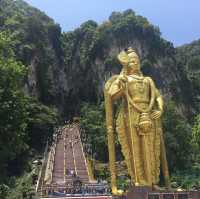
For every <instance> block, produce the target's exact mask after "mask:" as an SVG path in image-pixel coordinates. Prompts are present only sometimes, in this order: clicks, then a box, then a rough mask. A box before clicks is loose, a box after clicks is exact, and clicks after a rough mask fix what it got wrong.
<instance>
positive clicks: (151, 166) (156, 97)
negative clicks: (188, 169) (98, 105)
mask: <svg viewBox="0 0 200 199" xmlns="http://www.w3.org/2000/svg"><path fill="white" fill-rule="evenodd" d="M118 60H119V61H120V63H121V64H122V66H123V68H122V71H121V73H120V74H119V75H115V76H112V77H111V78H110V79H109V80H108V81H107V82H106V84H105V90H104V94H105V107H106V125H107V137H108V151H109V163H110V172H111V186H112V192H113V194H119V190H117V186H116V169H115V161H116V160H115V145H114V143H115V141H114V126H116V131H117V133H118V138H119V141H120V144H121V148H122V152H123V155H124V158H125V162H126V165H127V169H128V174H129V175H130V177H131V182H132V184H133V185H134V186H148V187H153V186H155V187H156V185H157V184H158V183H159V176H160V165H162V172H163V176H164V177H165V183H166V186H169V173H168V166H167V160H166V153H165V146H164V140H163V134H162V126H161V121H160V117H161V115H162V113H163V99H162V96H161V95H160V93H159V91H158V89H157V88H156V87H155V84H154V81H153V80H152V79H151V78H150V77H145V76H143V74H142V72H141V70H140V60H139V57H138V55H137V54H136V52H135V51H134V50H133V49H132V48H128V49H126V50H124V51H122V52H121V53H120V54H119V55H118ZM115 100H120V102H121V103H120V108H119V112H118V115H117V119H116V121H115V120H114V118H116V117H115V116H114V113H113V103H114V101H115Z"/></svg>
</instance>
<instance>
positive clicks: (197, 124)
mask: <svg viewBox="0 0 200 199" xmlns="http://www.w3.org/2000/svg"><path fill="white" fill-rule="evenodd" d="M192 145H193V148H194V150H195V158H196V159H197V160H198V161H199V162H200V154H199V150H200V114H198V115H197V116H196V117H195V121H194V125H193V127H192Z"/></svg>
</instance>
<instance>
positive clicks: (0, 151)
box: [0, 32, 28, 181]
mask: <svg viewBox="0 0 200 199" xmlns="http://www.w3.org/2000/svg"><path fill="white" fill-rule="evenodd" d="M10 43H11V38H10V37H9V35H8V33H7V32H1V33H0V107H1V109H0V118H1V119H0V146H1V148H0V157H1V159H0V169H1V170H2V171H3V172H1V174H0V176H1V177H0V181H1V180H4V177H5V175H6V168H7V163H8V161H10V160H13V159H15V158H16V156H17V155H19V154H20V153H21V152H22V151H24V150H26V149H27V144H26V142H25V139H26V133H25V132H26V127H27V119H28V114H27V112H26V107H27V99H26V97H25V96H24V94H23V92H22V90H21V89H20V86H21V85H22V82H23V79H24V75H25V73H26V70H25V67H24V66H23V65H22V64H21V63H20V62H18V61H16V60H15V57H14V52H13V51H12V48H11V45H10ZM10 149H12V150H10Z"/></svg>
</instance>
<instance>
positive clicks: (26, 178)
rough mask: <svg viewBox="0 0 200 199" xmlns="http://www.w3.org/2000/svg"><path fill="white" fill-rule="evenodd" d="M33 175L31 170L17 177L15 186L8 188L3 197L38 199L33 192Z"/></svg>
mask: <svg viewBox="0 0 200 199" xmlns="http://www.w3.org/2000/svg"><path fill="white" fill-rule="evenodd" d="M33 175H34V173H33V172H31V173H25V174H24V175H23V176H22V177H20V178H18V179H17V180H16V183H15V187H13V189H11V190H10V192H9V194H8V196H7V197H5V199H30V198H31V199H39V197H38V196H37V195H36V193H35V187H34V185H33Z"/></svg>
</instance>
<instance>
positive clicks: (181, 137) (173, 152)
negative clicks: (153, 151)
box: [163, 101, 194, 172]
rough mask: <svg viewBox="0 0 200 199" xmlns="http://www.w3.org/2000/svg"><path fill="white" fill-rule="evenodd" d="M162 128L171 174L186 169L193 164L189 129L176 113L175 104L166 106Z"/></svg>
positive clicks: (170, 103)
mask: <svg viewBox="0 0 200 199" xmlns="http://www.w3.org/2000/svg"><path fill="white" fill-rule="evenodd" d="M163 128H164V135H165V140H166V147H167V156H168V160H169V161H168V162H169V167H170V170H171V171H172V172H174V171H177V170H184V169H188V168H189V167H190V166H191V165H192V163H193V161H194V160H193V152H194V151H193V147H192V145H191V140H192V134H191V127H190V125H189V124H188V123H187V122H186V120H185V119H184V118H183V117H181V116H180V114H178V113H177V111H176V104H175V103H174V102H173V101H170V102H169V103H168V104H167V105H166V110H165V114H164V117H163Z"/></svg>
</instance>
